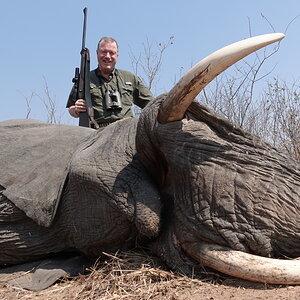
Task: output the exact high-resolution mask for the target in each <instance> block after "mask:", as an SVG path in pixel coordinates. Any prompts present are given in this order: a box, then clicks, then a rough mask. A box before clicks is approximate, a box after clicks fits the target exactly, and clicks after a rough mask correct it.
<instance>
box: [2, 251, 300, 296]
mask: <svg viewBox="0 0 300 300" xmlns="http://www.w3.org/2000/svg"><path fill="white" fill-rule="evenodd" d="M0 299H5V300H6V299H9V300H12V299H43V300H44V299H45V300H48V299H49V300H50V299H51V300H53V299H105V300H113V299H126V300H135V299H140V300H143V299H155V300H158V299H162V300H164V299H168V300H196V299H201V300H216V299H222V300H235V299H236V300H237V299H238V300H248V299H249V300H250V299H251V300H255V299H263V300H296V299H297V300H298V299H300V286H275V285H266V284H261V283H253V282H248V281H243V280H239V279H235V278H232V277H229V276H224V275H222V274H218V273H216V272H214V271H212V270H210V271H209V272H208V271H207V270H205V271H204V270H203V271H201V272H200V273H199V274H197V275H195V276H194V277H193V278H191V277H186V276H182V275H179V274H175V273H173V272H170V271H169V270H167V269H166V268H165V267H162V266H161V265H159V263H158V262H157V261H155V259H154V258H153V257H150V256H147V255H144V254H141V253H136V252H132V253H126V254H121V255H118V256H113V257H108V259H107V260H105V261H103V262H101V264H98V265H97V266H94V267H93V268H92V269H90V270H89V272H88V274H86V275H80V276H77V277H75V278H65V279H64V280H62V281H61V282H58V283H56V284H55V285H53V286H51V287H49V288H47V289H45V290H43V291H39V292H33V291H27V290H24V289H21V288H16V287H11V286H8V285H6V284H5V283H1V284H0Z"/></svg>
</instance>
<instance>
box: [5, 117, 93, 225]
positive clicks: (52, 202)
mask: <svg viewBox="0 0 300 300" xmlns="http://www.w3.org/2000/svg"><path fill="white" fill-rule="evenodd" d="M93 133H94V130H92V129H90V128H84V127H78V126H69V125H53V124H47V123H43V122H40V121H33V120H11V121H5V122H1V123H0V153H1V161H0V185H1V186H2V188H4V190H3V191H2V193H3V195H4V196H5V197H7V198H8V199H9V200H11V201H12V202H13V203H14V204H15V205H16V206H17V207H18V208H19V209H21V210H22V211H24V212H25V213H26V215H27V216H28V217H30V218H31V219H33V220H34V221H35V222H37V223H38V224H39V225H42V226H45V227H49V226H50V225H51V223H52V221H53V218H54V215H55V212H56V208H57V205H58V202H59V198H60V195H61V192H62V189H63V186H64V182H65V179H66V176H67V174H68V168H69V161H70V158H71V156H72V154H73V152H74V151H75V150H76V148H77V145H78V144H79V143H80V142H81V141H82V140H83V139H85V138H86V137H87V136H89V135H91V134H93Z"/></svg>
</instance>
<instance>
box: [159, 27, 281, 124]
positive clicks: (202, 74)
mask: <svg viewBox="0 0 300 300" xmlns="http://www.w3.org/2000/svg"><path fill="white" fill-rule="evenodd" d="M284 37H285V35H284V34H283V33H271V34H264V35H259V36H256V37H252V38H248V39H245V40H242V41H239V42H236V43H234V44H231V45H228V46H226V47H224V48H222V49H220V50H218V51H216V52H214V53H212V54H210V55H209V56H207V57H206V58H204V59H203V60H201V61H200V62H199V63H198V64H196V65H195V66H194V67H193V68H192V69H190V70H189V71H188V72H187V73H186V74H185V75H184V76H183V77H182V78H181V79H180V80H179V82H178V83H177V84H176V85H175V86H174V87H173V88H172V89H171V91H170V92H169V93H168V95H167V97H166V99H165V100H164V102H163V103H162V104H161V107H160V110H159V113H158V117H157V120H158V122H160V123H168V122H172V121H178V120H181V119H182V118H183V117H184V114H185V112H186V110H187V108H188V107H189V106H190V104H191V102H192V101H193V99H194V98H195V97H196V96H197V95H198V94H199V93H200V92H201V90H202V89H203V88H204V87H205V86H206V85H207V84H208V83H210V82H211V81H212V80H213V79H214V78H215V77H216V76H218V75H219V74H220V73H222V72H223V71H225V70H226V69H227V68H228V67H230V66H231V65H233V64H235V63H236V62H237V61H239V60H240V59H242V58H244V57H245V56H247V55H249V54H250V53H252V52H255V51H257V50H259V49H260V48H262V47H265V46H267V45H269V44H271V43H274V42H277V41H280V40H281V39H283V38H284Z"/></svg>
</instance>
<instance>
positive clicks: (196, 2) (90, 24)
mask: <svg viewBox="0 0 300 300" xmlns="http://www.w3.org/2000/svg"><path fill="white" fill-rule="evenodd" d="M84 7H87V8H88V18H87V33H86V47H87V48H89V50H90V54H91V69H94V68H96V67H97V62H96V61H97V60H96V45H97V43H98V40H99V39H100V37H102V36H112V37H114V38H115V39H116V40H117V41H118V43H119V47H120V56H119V60H118V63H117V67H118V68H120V69H125V70H128V71H132V72H134V69H133V66H132V53H133V54H134V56H135V57H138V56H139V55H142V54H143V45H145V44H147V43H149V45H151V49H153V50H155V49H157V48H156V47H157V44H159V43H162V44H164V43H167V42H168V40H169V39H170V37H174V38H173V44H172V45H170V46H168V48H167V49H166V51H165V52H164V56H163V60H162V66H161V70H160V72H159V74H158V81H157V83H156V85H155V87H154V89H153V93H154V94H155V95H159V94H161V93H163V92H167V91H169V90H170V89H171V88H172V86H173V85H174V83H175V82H176V81H177V80H178V79H179V78H180V76H182V75H183V74H184V73H185V72H186V71H188V69H189V68H191V67H192V66H193V65H194V64H195V63H197V62H198V61H200V60H201V59H203V58H205V57H206V56H207V55H209V54H210V53H212V52H214V51H216V50H218V49H220V48H222V47H224V46H226V45H229V44H231V43H234V42H237V41H239V40H242V39H245V38H248V37H250V35H252V36H255V35H260V34H266V33H272V32H274V31H275V32H286V37H285V39H284V40H283V41H282V42H281V45H280V49H279V51H278V52H277V53H276V54H275V55H274V56H272V57H271V58H270V62H269V63H270V64H272V66H276V67H275V69H274V70H273V71H272V74H274V75H276V76H278V77H279V78H282V79H283V80H286V81H291V82H295V81H297V80H299V77H300V59H299V54H300V1H299V0H285V1H282V0H226V1H224V0H219V1H217V0H210V1H202V0H172V1H169V0H165V1H164V0H127V1H124V0H113V1H100V0H90V1H83V0H82V1H81V0H51V1H50V0H48V1H45V0H9V1H8V0H1V11H2V14H1V18H0V30H1V43H0V65H1V71H0V87H2V88H1V98H2V99H1V110H0V121H3V120H8V119H17V118H25V117H26V116H27V114H28V113H29V109H28V107H30V113H29V117H30V118H32V119H37V120H42V121H46V120H47V113H46V110H45V107H44V106H43V102H42V100H43V99H44V100H45V99H46V93H45V89H46V88H47V89H48V94H49V95H50V97H51V99H52V100H53V101H54V102H55V106H56V109H57V116H58V119H59V122H61V123H66V124H75V123H74V122H75V121H74V119H72V118H71V117H70V116H69V114H68V112H67V110H66V108H65V105H66V101H67V98H68V94H69V92H70V89H71V87H72V78H73V76H74V70H75V67H79V66H80V50H81V45H82V44H81V43H82V26H83V9H84ZM28 101H31V102H30V104H29V106H28V105H27V102H28ZM76 122H77V121H76Z"/></svg>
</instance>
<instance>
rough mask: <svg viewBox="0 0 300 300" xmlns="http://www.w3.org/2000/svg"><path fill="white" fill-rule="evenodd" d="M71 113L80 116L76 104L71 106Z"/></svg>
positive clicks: (76, 116) (73, 115)
mask: <svg viewBox="0 0 300 300" xmlns="http://www.w3.org/2000/svg"><path fill="white" fill-rule="evenodd" d="M69 113H70V115H71V116H72V117H74V118H79V112H77V111H76V106H75V105H73V106H70V107H69Z"/></svg>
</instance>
